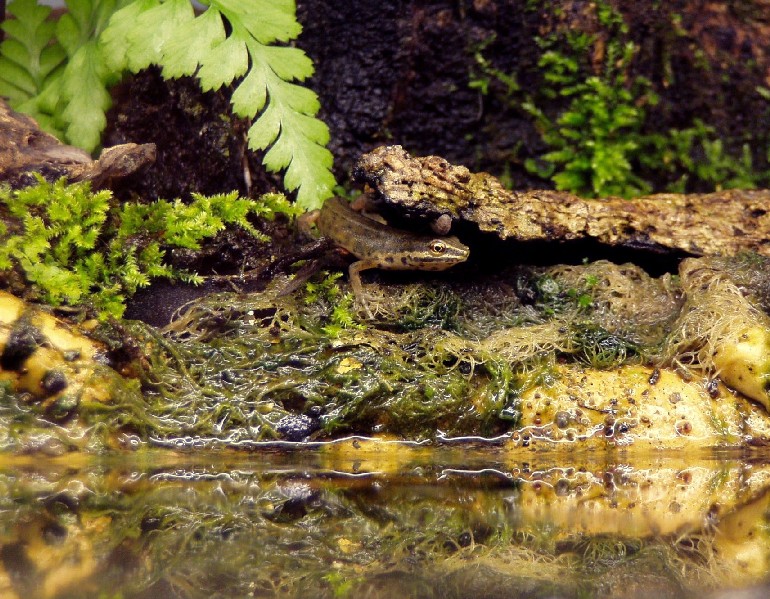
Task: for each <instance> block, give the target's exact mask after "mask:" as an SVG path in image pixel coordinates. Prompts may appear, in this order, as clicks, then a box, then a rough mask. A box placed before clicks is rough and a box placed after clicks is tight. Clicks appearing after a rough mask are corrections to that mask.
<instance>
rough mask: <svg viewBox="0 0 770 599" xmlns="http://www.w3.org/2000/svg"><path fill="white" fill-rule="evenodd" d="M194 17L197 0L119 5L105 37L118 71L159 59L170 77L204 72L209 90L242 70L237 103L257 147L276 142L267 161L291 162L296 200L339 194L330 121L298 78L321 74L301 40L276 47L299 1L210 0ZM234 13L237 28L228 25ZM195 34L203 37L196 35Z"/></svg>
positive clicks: (289, 31) (306, 202) (283, 166)
mask: <svg viewBox="0 0 770 599" xmlns="http://www.w3.org/2000/svg"><path fill="white" fill-rule="evenodd" d="M206 4H208V5H209V7H208V9H207V10H206V11H204V12H203V13H202V14H201V15H198V16H195V14H194V13H193V11H192V9H191V8H190V3H189V1H188V0H165V1H162V2H161V1H160V0H135V1H134V2H132V3H130V4H128V5H127V6H126V7H125V8H123V9H122V10H119V11H118V12H116V13H115V15H114V16H113V18H112V20H111V21H110V25H109V27H108V28H107V30H106V31H105V32H104V35H103V36H102V38H101V42H102V47H103V50H104V57H105V60H106V62H107V64H108V65H109V66H110V67H111V68H112V69H113V70H119V69H123V68H128V69H130V70H132V71H135V72H136V71H138V70H140V69H142V68H146V67H148V66H149V65H151V64H157V65H160V66H161V67H162V73H163V76H164V77H181V76H185V75H192V76H196V77H197V78H198V79H199V81H200V84H201V88H202V89H203V90H216V89H219V88H221V87H222V86H225V85H230V84H231V83H233V82H234V81H236V80H237V79H239V78H241V77H242V78H243V79H242V80H241V81H240V82H239V83H238V84H237V85H236V88H235V90H234V91H233V95H232V105H233V111H234V112H235V114H237V115H238V116H241V117H244V118H248V119H253V118H255V117H256V121H255V122H254V123H253V125H252V127H251V128H250V130H249V147H250V148H251V149H253V150H268V152H267V154H266V155H265V159H264V164H265V166H266V167H267V169H268V170H271V171H282V170H285V175H284V184H285V187H286V189H287V190H290V191H294V190H296V191H297V204H298V205H299V206H300V207H302V208H303V209H305V210H309V209H313V208H318V207H320V205H321V203H322V202H323V200H324V199H326V198H327V197H329V196H331V195H332V188H333V187H334V185H335V180H334V176H333V175H332V173H331V167H332V160H333V159H332V155H331V152H329V150H327V149H326V147H325V146H326V144H327V143H328V141H329V130H328V128H327V126H326V125H325V124H324V123H323V122H322V121H320V120H319V119H317V118H316V114H317V113H318V110H319V107H320V104H319V102H318V97H317V96H316V94H315V93H314V92H313V91H312V90H309V89H307V88H305V87H302V86H301V85H298V84H297V83H296V82H302V81H304V80H306V79H307V78H308V77H309V76H310V75H312V74H313V63H312V61H311V60H310V59H309V58H308V57H307V56H306V55H305V53H304V52H302V51H301V50H299V49H298V48H293V47H290V46H283V45H280V46H277V45H273V44H276V43H286V42H288V41H290V40H292V39H294V38H296V37H297V35H299V33H300V31H301V26H300V25H299V23H298V22H297V20H296V16H295V4H294V1H293V0H208V2H206ZM225 22H227V23H229V27H230V31H229V33H228V32H226V29H225ZM191 40H194V42H192V41H191Z"/></svg>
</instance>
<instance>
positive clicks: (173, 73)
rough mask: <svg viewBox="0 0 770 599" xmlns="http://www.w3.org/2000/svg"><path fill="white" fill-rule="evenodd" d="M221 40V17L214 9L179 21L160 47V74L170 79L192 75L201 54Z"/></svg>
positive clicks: (223, 29) (222, 30)
mask: <svg viewBox="0 0 770 599" xmlns="http://www.w3.org/2000/svg"><path fill="white" fill-rule="evenodd" d="M224 39H225V28H224V25H223V24H222V19H221V18H220V16H219V14H218V13H217V12H216V11H214V10H207V11H205V12H204V13H203V14H202V15H200V16H199V17H197V18H195V19H191V20H189V21H187V22H184V23H182V24H180V25H179V27H177V28H176V29H175V30H174V31H173V32H172V33H171V35H170V36H169V37H168V39H167V40H166V43H165V45H164V46H163V76H164V77H166V78H169V79H173V78H176V77H182V76H184V75H193V74H195V71H196V70H197V69H198V65H199V64H200V63H201V62H202V61H203V60H204V57H205V56H206V55H207V54H208V53H209V52H211V51H212V48H214V46H216V45H217V44H220V43H221V42H222V41H223V40H224ZM191 40H194V41H193V42H192V43H191Z"/></svg>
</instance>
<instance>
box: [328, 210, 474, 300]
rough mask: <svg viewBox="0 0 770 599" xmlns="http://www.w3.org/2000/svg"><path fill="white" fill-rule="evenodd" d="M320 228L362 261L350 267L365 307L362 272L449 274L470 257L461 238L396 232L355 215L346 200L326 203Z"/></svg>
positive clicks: (352, 281)
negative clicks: (372, 269) (377, 269)
mask: <svg viewBox="0 0 770 599" xmlns="http://www.w3.org/2000/svg"><path fill="white" fill-rule="evenodd" d="M317 225H318V230H319V231H320V232H321V234H322V235H324V236H326V237H329V238H331V240H332V241H334V243H335V244H337V245H338V246H340V247H342V248H344V249H345V250H347V251H348V252H350V253H351V254H353V255H354V256H355V257H356V258H358V261H356V262H354V263H353V264H351V265H350V269H349V273H350V284H351V286H352V287H353V293H354V294H355V296H356V299H357V300H358V301H359V303H361V304H363V305H364V307H366V304H365V302H364V301H363V288H362V286H361V276H360V273H361V271H363V270H367V269H369V268H381V269H384V270H432V271H438V270H446V269H447V268H450V267H452V266H454V265H455V264H459V263H460V262H465V260H467V259H468V255H469V253H470V252H469V250H468V247H467V246H465V245H463V244H462V243H460V241H459V240H458V239H457V237H433V236H429V235H419V234H417V233H412V232H411V231H403V230H401V229H394V228H392V227H389V226H387V225H383V224H381V223H379V222H377V221H375V220H372V219H370V218H367V217H365V216H362V215H361V214H359V213H357V212H355V211H354V210H352V209H351V208H350V205H349V204H348V202H346V201H345V200H344V199H342V198H331V199H329V200H327V201H326V202H325V203H324V205H323V207H322V208H321V212H320V214H319V216H318V221H317ZM367 312H369V310H368V309H367Z"/></svg>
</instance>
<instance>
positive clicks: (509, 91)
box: [469, 0, 770, 197]
mask: <svg viewBox="0 0 770 599" xmlns="http://www.w3.org/2000/svg"><path fill="white" fill-rule="evenodd" d="M553 4H554V3H550V2H545V3H542V4H541V5H540V6H539V7H538V8H540V9H541V10H544V11H553V10H554V9H555V8H556V7H555V6H553ZM592 7H593V10H594V11H595V14H594V18H595V19H596V22H597V24H598V26H599V27H600V29H601V31H600V33H598V34H589V33H586V32H584V31H574V30H569V31H556V32H554V33H551V34H549V35H546V36H545V37H541V38H536V41H537V43H538V44H539V46H540V48H541V50H542V53H541V55H540V58H539V60H538V62H537V69H536V70H533V71H530V70H529V69H527V68H524V70H523V71H522V72H504V71H502V70H500V69H499V68H497V67H496V66H495V65H494V64H493V63H492V62H491V61H490V60H489V59H488V58H486V57H485V55H484V50H485V48H486V47H487V46H488V45H489V44H491V43H493V42H494V39H493V38H492V39H489V40H486V41H485V42H484V43H482V44H481V45H479V46H477V47H475V48H472V49H471V52H472V54H473V56H474V58H475V67H474V69H473V72H472V73H471V76H470V81H469V85H470V87H472V88H474V89H478V90H479V92H480V93H481V94H483V95H494V96H495V97H496V98H497V100H498V101H499V102H500V103H501V104H502V105H503V106H508V107H511V108H513V109H514V110H515V112H516V113H517V114H519V115H521V116H523V117H525V118H527V119H529V120H530V122H531V123H532V125H533V127H534V128H535V129H536V130H537V132H538V133H539V134H540V137H541V141H542V146H541V147H542V149H541V148H535V149H534V153H535V155H530V156H529V157H525V159H524V160H523V164H524V167H525V168H526V170H527V171H528V172H529V173H530V174H533V175H536V176H538V177H541V178H542V179H544V180H549V181H550V182H551V183H552V184H553V185H554V186H555V187H556V189H559V190H564V191H569V192H572V193H576V194H578V195H582V196H586V197H607V196H621V197H634V196H638V195H643V194H647V193H650V192H652V191H674V192H686V191H694V190H697V191H704V190H705V191H710V190H719V189H729V188H744V189H746V188H756V187H761V186H763V185H767V183H768V181H770V171H766V170H762V169H761V168H757V167H756V166H755V164H754V158H753V157H752V151H751V150H752V146H756V145H757V144H764V145H767V144H768V141H767V139H764V140H755V139H749V140H746V139H738V140H735V139H721V138H719V137H717V133H716V130H715V129H714V128H713V127H712V126H710V125H708V124H706V123H704V122H703V121H701V120H700V119H694V120H693V121H692V123H691V124H690V125H689V126H685V127H683V128H680V129H670V130H656V125H655V123H653V122H651V119H650V113H651V109H652V108H653V107H654V106H656V105H657V104H658V102H659V96H658V94H657V93H656V91H655V89H654V87H653V84H652V82H651V81H650V80H649V79H647V78H646V77H643V76H635V75H633V73H634V71H635V70H637V69H638V65H637V64H636V61H637V54H638V50H639V48H638V46H637V45H636V43H635V42H634V41H632V39H631V36H630V32H629V26H628V24H626V23H625V21H624V19H623V16H622V14H621V13H620V12H618V11H617V10H616V9H615V8H614V7H613V6H612V5H611V4H610V3H608V2H606V1H604V0H602V1H600V2H596V3H594V4H593V5H592ZM533 8H534V7H533ZM670 18H671V29H672V31H673V34H674V35H679V36H682V35H685V32H684V31H683V30H681V26H680V24H679V23H678V19H680V17H679V15H676V14H672V15H671V17H670ZM695 52H696V57H697V56H699V55H700V56H701V59H702V61H705V62H704V63H703V64H702V65H700V66H699V67H698V68H701V69H707V68H709V63H708V60H706V59H705V56H704V55H703V54H702V51H701V50H697V49H696V51H695ZM698 53H700V54H698ZM666 69H667V70H666ZM664 71H665V72H666V74H665V78H666V82H667V84H668V85H673V84H675V81H674V74H673V72H672V71H671V65H670V64H668V63H665V58H664ZM532 79H535V80H539V81H540V83H539V85H537V86H531V87H529V88H528V89H522V87H521V86H520V85H519V84H518V82H519V81H522V80H528V81H529V80H532ZM756 91H757V94H758V95H760V96H762V97H765V98H767V97H770V93H768V92H767V90H765V89H764V88H761V87H759V88H757V90H756ZM736 149H737V150H736ZM520 153H521V147H517V148H515V151H514V158H512V160H513V161H514V162H520V161H522V159H521V158H519V157H518V154H520Z"/></svg>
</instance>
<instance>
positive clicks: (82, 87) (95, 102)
mask: <svg viewBox="0 0 770 599" xmlns="http://www.w3.org/2000/svg"><path fill="white" fill-rule="evenodd" d="M107 79H108V72H107V69H106V67H105V65H104V61H103V58H102V56H101V54H100V53H99V51H98V47H97V44H96V42H95V41H90V42H88V43H87V44H85V45H83V46H81V47H80V48H78V50H77V51H76V52H75V54H74V56H72V57H71V58H70V61H69V63H68V64H67V67H66V68H65V69H64V73H63V74H62V78H61V81H60V87H59V90H60V102H62V103H63V105H64V108H63V109H60V114H61V122H60V123H59V124H60V126H62V128H63V129H64V130H65V132H66V136H67V140H68V141H69V142H70V143H72V144H73V145H76V146H78V147H80V148H83V149H84V150H87V151H89V152H90V151H93V150H94V149H95V148H96V147H97V146H98V145H99V141H100V139H101V135H102V131H103V130H104V127H105V126H106V125H107V118H106V116H105V113H106V111H107V109H108V108H109V107H110V105H111V104H112V99H111V97H110V94H109V92H108V91H107V85H106V84H107Z"/></svg>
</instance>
